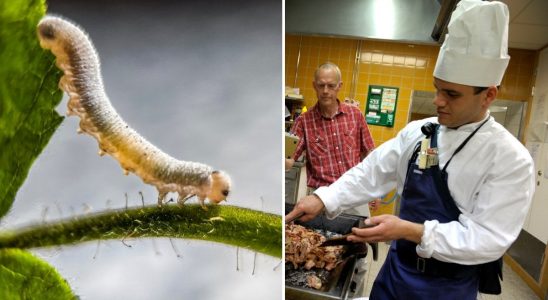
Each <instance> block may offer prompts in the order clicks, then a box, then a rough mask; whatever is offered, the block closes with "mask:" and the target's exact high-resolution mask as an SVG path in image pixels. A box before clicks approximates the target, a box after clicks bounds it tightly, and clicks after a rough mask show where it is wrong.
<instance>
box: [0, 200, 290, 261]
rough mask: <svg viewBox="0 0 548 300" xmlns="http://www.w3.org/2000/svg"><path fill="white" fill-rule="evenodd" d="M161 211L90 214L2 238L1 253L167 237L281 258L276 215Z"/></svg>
mask: <svg viewBox="0 0 548 300" xmlns="http://www.w3.org/2000/svg"><path fill="white" fill-rule="evenodd" d="M207 208H208V209H207V210H204V209H203V208H201V207H200V206H199V205H185V206H184V207H179V206H176V205H164V206H163V207H161V208H158V207H156V206H147V207H133V208H129V209H122V210H115V211H107V212H100V213H96V214H88V215H84V216H79V217H75V218H71V219H66V220H61V221H57V222H54V223H46V224H37V225H30V226H27V227H23V228H20V229H16V230H13V231H4V232H0V249H1V248H23V249H25V248H35V247H46V246H53V245H63V244H75V243H80V242H85V241H91V240H97V239H105V240H106V239H121V240H123V239H128V238H136V237H171V238H184V239H197V240H205V241H212V242H218V243H224V244H228V245H233V246H238V247H242V248H246V249H249V250H252V251H257V252H260V253H263V254H266V255H270V256H274V257H281V256H282V218H281V216H279V215H274V214H269V213H265V212H260V211H255V210H251V209H247V208H240V207H235V206H228V205H215V206H207Z"/></svg>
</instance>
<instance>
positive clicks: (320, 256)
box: [285, 224, 344, 271]
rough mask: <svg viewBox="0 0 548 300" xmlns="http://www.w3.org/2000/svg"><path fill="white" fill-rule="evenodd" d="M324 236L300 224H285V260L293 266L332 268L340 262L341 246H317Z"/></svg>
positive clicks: (323, 239) (308, 268)
mask: <svg viewBox="0 0 548 300" xmlns="http://www.w3.org/2000/svg"><path fill="white" fill-rule="evenodd" d="M324 241H325V237H324V236H323V235H321V234H319V233H316V232H314V231H313V230H310V229H307V228H305V227H303V226H301V225H295V224H287V225H285V261H286V262H291V263H292V264H293V266H294V267H295V268H298V267H300V266H304V268H305V269H307V270H310V269H311V268H325V269H326V270H328V271H329V270H332V269H334V268H335V267H336V266H337V264H339V263H340V262H341V260H340V257H341V254H342V252H343V251H344V249H343V246H329V247H318V246H319V245H320V244H321V243H323V242H324Z"/></svg>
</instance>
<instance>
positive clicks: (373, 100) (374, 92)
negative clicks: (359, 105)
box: [365, 85, 399, 127]
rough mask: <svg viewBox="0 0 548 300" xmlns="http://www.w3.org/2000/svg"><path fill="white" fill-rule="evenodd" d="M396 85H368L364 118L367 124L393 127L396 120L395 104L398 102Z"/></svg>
mask: <svg viewBox="0 0 548 300" xmlns="http://www.w3.org/2000/svg"><path fill="white" fill-rule="evenodd" d="M398 91H399V89H398V88H396V87H387V86H380V85H370V86H369V92H368V93H367V103H366V105H365V120H366V121H367V124H373V125H380V126H387V127H393V126H394V122H395V120H396V104H397V102H398Z"/></svg>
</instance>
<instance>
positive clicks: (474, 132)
mask: <svg viewBox="0 0 548 300" xmlns="http://www.w3.org/2000/svg"><path fill="white" fill-rule="evenodd" d="M490 118H491V117H488V118H487V120H485V121H483V123H481V124H480V126H478V128H476V130H474V131H473V132H472V133H471V134H470V135H469V136H468V137H467V138H466V139H465V140H464V142H462V144H460V145H459V147H458V148H457V150H455V152H453V155H451V158H449V160H448V161H447V163H446V164H445V166H444V167H443V170H442V172H445V169H447V166H448V165H449V163H450V162H451V160H452V159H453V157H455V154H457V153H459V152H460V150H462V148H464V146H465V145H466V144H467V143H468V141H469V140H470V139H471V138H472V137H473V136H474V134H476V132H478V130H480V128H481V126H483V125H484V124H485V123H487V121H489V119H490Z"/></svg>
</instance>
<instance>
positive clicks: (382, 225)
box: [347, 215, 424, 244]
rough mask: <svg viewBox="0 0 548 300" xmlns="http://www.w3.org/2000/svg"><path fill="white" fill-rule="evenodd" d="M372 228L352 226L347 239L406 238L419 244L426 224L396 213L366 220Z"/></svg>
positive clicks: (353, 240) (360, 240) (378, 239)
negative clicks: (412, 220) (407, 219)
mask: <svg viewBox="0 0 548 300" xmlns="http://www.w3.org/2000/svg"><path fill="white" fill-rule="evenodd" d="M365 224H367V225H373V224H376V226H375V227H370V228H356V227H354V228H352V235H350V236H349V237H348V238H347V239H348V240H349V241H352V242H386V241H393V240H399V239H405V240H409V241H412V242H415V243H417V244H419V243H420V242H421V238H422V233H423V231H424V225H422V224H417V223H413V222H409V221H406V220H402V219H400V218H398V217H397V216H394V215H380V216H376V217H371V218H369V219H366V220H365Z"/></svg>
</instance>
